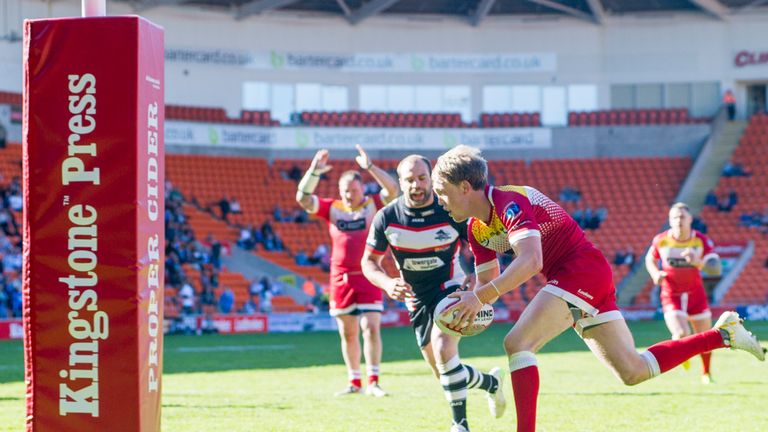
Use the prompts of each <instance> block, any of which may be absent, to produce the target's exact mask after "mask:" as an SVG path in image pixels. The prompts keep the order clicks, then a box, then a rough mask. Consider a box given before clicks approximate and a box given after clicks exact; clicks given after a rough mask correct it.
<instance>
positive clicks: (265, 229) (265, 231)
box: [261, 220, 275, 239]
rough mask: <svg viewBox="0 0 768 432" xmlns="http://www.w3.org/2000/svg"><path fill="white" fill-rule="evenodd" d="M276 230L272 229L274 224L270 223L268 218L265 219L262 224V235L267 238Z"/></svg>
mask: <svg viewBox="0 0 768 432" xmlns="http://www.w3.org/2000/svg"><path fill="white" fill-rule="evenodd" d="M274 233H275V231H274V230H273V229H272V224H270V223H269V221H268V220H265V221H264V223H263V224H261V236H262V238H264V239H266V238H267V237H269V236H270V235H271V234H274Z"/></svg>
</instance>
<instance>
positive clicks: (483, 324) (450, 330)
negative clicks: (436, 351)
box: [434, 291, 493, 336]
mask: <svg viewBox="0 0 768 432" xmlns="http://www.w3.org/2000/svg"><path fill="white" fill-rule="evenodd" d="M434 321H435V325H437V327H438V328H439V329H440V330H441V331H442V332H443V333H445V334H448V335H451V336H474V335H476V334H479V333H481V332H482V331H483V330H485V329H487V328H488V327H490V325H491V324H492V323H493V306H491V305H490V304H482V303H480V300H478V299H477V297H476V296H475V293H473V292H472V291H456V292H454V293H452V294H450V295H448V296H447V297H446V298H444V299H442V300H441V301H440V302H439V303H438V304H437V306H436V307H435V316H434Z"/></svg>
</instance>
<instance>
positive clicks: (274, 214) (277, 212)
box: [272, 206, 284, 222]
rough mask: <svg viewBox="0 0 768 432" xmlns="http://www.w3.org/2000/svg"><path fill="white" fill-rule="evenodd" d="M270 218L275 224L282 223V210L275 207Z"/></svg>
mask: <svg viewBox="0 0 768 432" xmlns="http://www.w3.org/2000/svg"><path fill="white" fill-rule="evenodd" d="M272 217H273V218H274V219H275V222H282V221H283V220H284V219H283V210H282V209H280V206H275V207H274V208H273V209H272Z"/></svg>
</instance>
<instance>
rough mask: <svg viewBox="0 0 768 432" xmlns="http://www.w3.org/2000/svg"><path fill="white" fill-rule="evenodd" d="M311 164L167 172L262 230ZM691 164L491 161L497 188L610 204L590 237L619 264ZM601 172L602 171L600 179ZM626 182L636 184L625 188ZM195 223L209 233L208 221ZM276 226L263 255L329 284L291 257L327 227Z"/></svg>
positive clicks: (185, 159)
mask: <svg viewBox="0 0 768 432" xmlns="http://www.w3.org/2000/svg"><path fill="white" fill-rule="evenodd" d="M377 163H379V165H380V166H382V167H383V168H384V169H387V170H393V169H394V167H395V166H396V163H397V161H394V160H390V161H377ZM308 164H309V161H308V160H292V159H278V160H275V161H274V162H273V163H272V165H271V166H269V167H268V166H267V163H266V161H265V160H263V159H253V158H229V157H212V156H191V155H169V156H168V168H167V169H168V173H169V174H168V176H169V178H170V179H172V180H173V182H174V183H175V184H177V185H178V186H179V188H180V189H181V190H182V191H183V192H184V193H185V195H187V194H188V196H191V197H194V199H196V200H197V201H199V202H200V203H212V202H215V201H218V200H219V199H220V198H221V197H222V196H237V198H238V199H239V200H240V201H241V203H242V208H243V213H242V214H241V215H233V217H232V219H231V221H232V223H234V224H240V225H254V226H256V225H260V224H261V223H263V221H265V220H269V219H270V218H271V215H272V211H273V209H274V207H275V206H279V207H280V208H281V209H283V210H287V211H289V212H293V211H295V210H297V209H298V207H297V206H296V204H295V203H294V194H295V187H296V186H295V182H294V181H292V180H290V179H288V178H287V175H286V174H285V173H287V172H289V171H290V170H291V169H292V168H293V167H294V166H298V167H301V168H302V169H303V168H304V167H306V166H307V165H308ZM203 166H205V167H207V169H206V170H205V172H201V169H202V168H201V167H203ZM333 166H334V169H333V170H332V171H331V172H329V173H328V178H327V179H326V180H325V181H322V182H321V183H320V185H319V187H318V189H317V194H318V195H319V196H330V197H334V196H336V195H337V194H338V191H337V189H336V183H337V181H338V175H339V174H340V173H342V172H344V171H345V170H347V169H353V168H354V167H355V166H354V162H353V161H351V160H338V161H333ZM690 166H691V161H690V160H689V159H687V158H637V159H597V160H575V159H574V160H548V161H534V162H532V163H530V164H526V163H524V162H523V161H503V162H502V161H490V167H489V168H490V171H491V174H492V175H493V176H494V177H495V182H496V183H497V184H505V183H513V184H530V185H534V186H536V187H538V188H539V189H541V191H542V192H544V193H545V194H547V195H549V196H550V197H555V198H556V197H558V195H559V193H560V191H561V190H562V189H563V188H564V187H566V186H572V187H575V188H577V189H579V190H580V191H581V192H582V199H581V201H580V202H579V203H578V204H575V203H571V202H569V203H563V205H564V206H565V208H566V209H567V210H569V211H571V212H572V211H573V210H575V209H576V208H577V207H578V206H589V207H592V208H597V207H600V206H605V207H606V208H607V210H608V217H607V219H606V221H605V222H604V223H602V224H601V226H600V228H599V229H597V230H588V231H587V235H588V236H589V237H590V239H592V240H593V241H595V242H596V243H597V245H598V246H599V247H600V248H601V249H602V250H603V252H604V253H605V254H606V256H607V257H608V258H609V260H610V261H613V260H612V257H613V256H614V254H615V253H616V252H617V251H619V250H624V249H625V248H627V247H631V248H632V249H633V250H635V251H642V250H644V248H645V246H646V245H645V243H646V241H647V236H648V233H649V232H654V231H655V230H656V228H657V227H658V225H659V221H658V215H659V214H664V212H665V209H666V206H667V205H668V204H669V202H670V201H671V200H672V199H673V198H674V196H675V193H676V192H677V190H678V188H679V186H680V184H681V182H682V181H683V179H684V177H685V174H686V173H687V171H688V170H689V169H690ZM657 171H661V172H665V173H667V174H666V175H665V176H663V177H661V176H659V177H656V176H648V175H646V173H648V172H657ZM594 173H600V176H595V175H594ZM627 178H632V179H634V180H633V181H632V182H626V181H625V179H627ZM192 214H194V213H192ZM200 214H201V219H204V216H205V213H202V212H201V213H200ZM190 219H191V220H190V222H192V218H190ZM209 219H210V222H208V223H210V224H212V226H213V225H215V224H223V222H221V221H219V220H218V219H214V218H213V217H212V216H209ZM195 223H196V224H199V225H197V226H198V227H202V225H200V224H202V222H199V221H198V222H195ZM271 223H272V226H273V228H274V230H275V231H276V232H277V233H278V235H279V236H280V238H281V239H282V240H283V242H284V244H285V248H286V250H285V251H264V250H262V249H259V250H257V252H256V253H257V254H258V255H259V256H261V257H262V258H265V259H268V260H270V261H272V262H274V263H275V264H277V265H280V266H282V267H284V268H286V269H288V270H291V271H294V272H296V273H298V274H300V275H302V276H304V277H309V276H311V277H313V278H314V279H315V280H318V281H324V280H327V277H328V275H327V273H324V272H322V270H320V269H319V268H317V267H308V266H298V265H296V263H295V262H294V260H293V258H292V256H291V253H293V252H295V251H298V250H300V249H301V250H304V251H308V252H311V251H312V250H314V249H315V248H316V247H317V245H319V244H321V243H326V244H328V243H329V237H328V234H327V229H326V228H325V226H324V225H323V224H321V223H318V222H317V221H314V220H312V219H310V221H309V222H307V223H294V222H282V223H279V222H273V221H271ZM197 229H203V228H196V230H197ZM205 229H209V228H205ZM222 235H223V234H222ZM234 235H235V231H234V230H231V232H230V237H229V239H230V240H232V238H233V236H234ZM388 266H389V270H390V271H391V270H394V269H393V267H392V265H391V262H390V264H388ZM628 271H629V267H627V266H623V265H615V266H614V276H615V280H616V282H617V283H618V281H620V280H621V279H622V278H623V277H624V276H625V275H626V274H627V272H628ZM542 282H543V281H541V280H538V281H537V282H534V283H531V284H529V286H528V290H529V291H528V292H529V294H528V295H526V297H528V298H530V297H532V295H533V294H535V292H536V290H538V288H540V287H541V286H542V285H543V283H542ZM503 300H504V301H505V302H506V303H508V304H513V303H515V302H520V301H523V300H524V299H523V297H522V295H521V294H520V292H519V291H514V292H512V293H511V294H508V295H507V296H506V297H505V298H504V299H503Z"/></svg>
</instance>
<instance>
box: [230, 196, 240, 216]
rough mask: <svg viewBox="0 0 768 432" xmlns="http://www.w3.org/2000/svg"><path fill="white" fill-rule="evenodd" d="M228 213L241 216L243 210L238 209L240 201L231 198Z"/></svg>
mask: <svg viewBox="0 0 768 432" xmlns="http://www.w3.org/2000/svg"><path fill="white" fill-rule="evenodd" d="M229 211H230V213H232V214H242V213H243V209H242V207H240V201H238V200H237V198H234V197H233V198H232V200H230V201H229Z"/></svg>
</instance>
